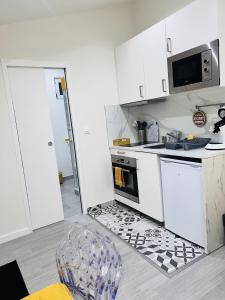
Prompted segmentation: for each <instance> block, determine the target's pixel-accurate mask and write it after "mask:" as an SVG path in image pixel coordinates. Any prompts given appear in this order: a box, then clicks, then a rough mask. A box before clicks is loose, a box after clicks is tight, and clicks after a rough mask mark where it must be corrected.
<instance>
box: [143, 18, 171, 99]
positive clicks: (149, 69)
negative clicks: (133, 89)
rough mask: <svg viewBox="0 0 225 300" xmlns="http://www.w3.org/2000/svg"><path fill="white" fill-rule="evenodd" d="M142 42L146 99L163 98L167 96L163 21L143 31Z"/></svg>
mask: <svg viewBox="0 0 225 300" xmlns="http://www.w3.org/2000/svg"><path fill="white" fill-rule="evenodd" d="M142 40H143V41H144V47H143V51H144V54H143V64H144V75H145V87H146V98H147V99H154V98H160V97H165V96H167V95H168V94H169V93H168V84H167V83H168V69H167V54H166V32H165V21H162V22H160V23H158V24H156V25H154V26H152V27H151V28H149V29H148V30H146V31H144V32H143V33H142Z"/></svg>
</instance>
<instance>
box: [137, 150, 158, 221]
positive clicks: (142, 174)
mask: <svg viewBox="0 0 225 300" xmlns="http://www.w3.org/2000/svg"><path fill="white" fill-rule="evenodd" d="M137 155H138V159H137V178H138V190H139V200H140V210H141V211H142V212H143V213H144V214H146V215H148V216H150V217H152V218H154V219H156V220H158V221H160V222H163V220H164V218H163V204H162V191H161V178H160V164H159V158H158V155H156V154H150V153H148V154H146V153H138V154H137Z"/></svg>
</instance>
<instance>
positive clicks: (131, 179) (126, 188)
mask: <svg viewBox="0 0 225 300" xmlns="http://www.w3.org/2000/svg"><path fill="white" fill-rule="evenodd" d="M111 158H112V168H113V179H114V189H115V193H116V194H118V195H120V196H122V197H125V198H127V199H129V200H131V201H134V202H136V203H139V194H138V181H137V160H136V158H133V157H125V156H120V155H112V156H111ZM118 175H119V177H120V178H119V180H120V183H118V178H117V177H118Z"/></svg>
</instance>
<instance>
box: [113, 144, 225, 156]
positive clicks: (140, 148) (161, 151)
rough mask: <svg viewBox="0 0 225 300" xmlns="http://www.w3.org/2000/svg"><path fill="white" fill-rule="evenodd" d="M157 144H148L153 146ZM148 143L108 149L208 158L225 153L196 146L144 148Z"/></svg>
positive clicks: (224, 151) (224, 153)
mask: <svg viewBox="0 0 225 300" xmlns="http://www.w3.org/2000/svg"><path fill="white" fill-rule="evenodd" d="M153 145H157V144H149V146H153ZM146 146H148V145H144V146H136V147H122V146H110V149H116V150H124V151H135V152H145V153H154V154H159V155H172V156H183V157H193V158H203V159H204V158H210V157H215V156H219V155H225V150H206V149H205V148H198V149H195V150H179V149H178V150H170V149H166V148H162V149H145V148H144V147H146Z"/></svg>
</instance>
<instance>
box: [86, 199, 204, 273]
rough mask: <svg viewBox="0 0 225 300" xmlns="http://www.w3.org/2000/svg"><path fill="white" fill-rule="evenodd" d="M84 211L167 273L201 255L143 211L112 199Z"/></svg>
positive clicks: (198, 249) (193, 245) (173, 271)
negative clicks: (140, 211)
mask: <svg viewBox="0 0 225 300" xmlns="http://www.w3.org/2000/svg"><path fill="white" fill-rule="evenodd" d="M88 214H89V215H90V216H92V217H93V218H94V219H96V220H97V221H98V222H100V223H101V224H102V225H104V226H106V227H107V228H108V229H109V230H111V231H112V232H113V233H115V234H116V235H117V236H119V237H120V238H121V239H122V240H124V241H126V242H127V243H128V244H130V245H131V246H132V247H134V248H135V249H136V250H137V251H139V252H140V253H141V254H143V255H144V257H145V258H146V259H147V260H148V261H150V262H152V263H153V265H155V266H156V267H157V268H158V269H160V270H161V271H163V272H164V273H165V274H167V275H171V274H173V273H175V272H176V271H179V270H181V269H183V268H184V267H186V266H188V265H191V264H192V263H193V262H195V261H197V260H198V259H199V258H201V257H203V256H204V249H203V248H201V247H198V246H197V245H195V244H192V243H190V242H188V241H186V240H184V239H182V238H180V237H178V236H176V235H175V234H173V233H172V232H170V231H168V230H166V229H165V228H164V227H162V226H160V225H159V224H157V223H154V222H153V221H151V220H150V219H148V218H147V217H146V216H144V215H143V214H141V213H139V212H137V211H135V210H133V209H131V208H128V207H127V206H123V205H121V204H119V203H118V202H116V201H111V202H108V203H105V204H102V205H97V206H95V207H92V208H89V210H88Z"/></svg>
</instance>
